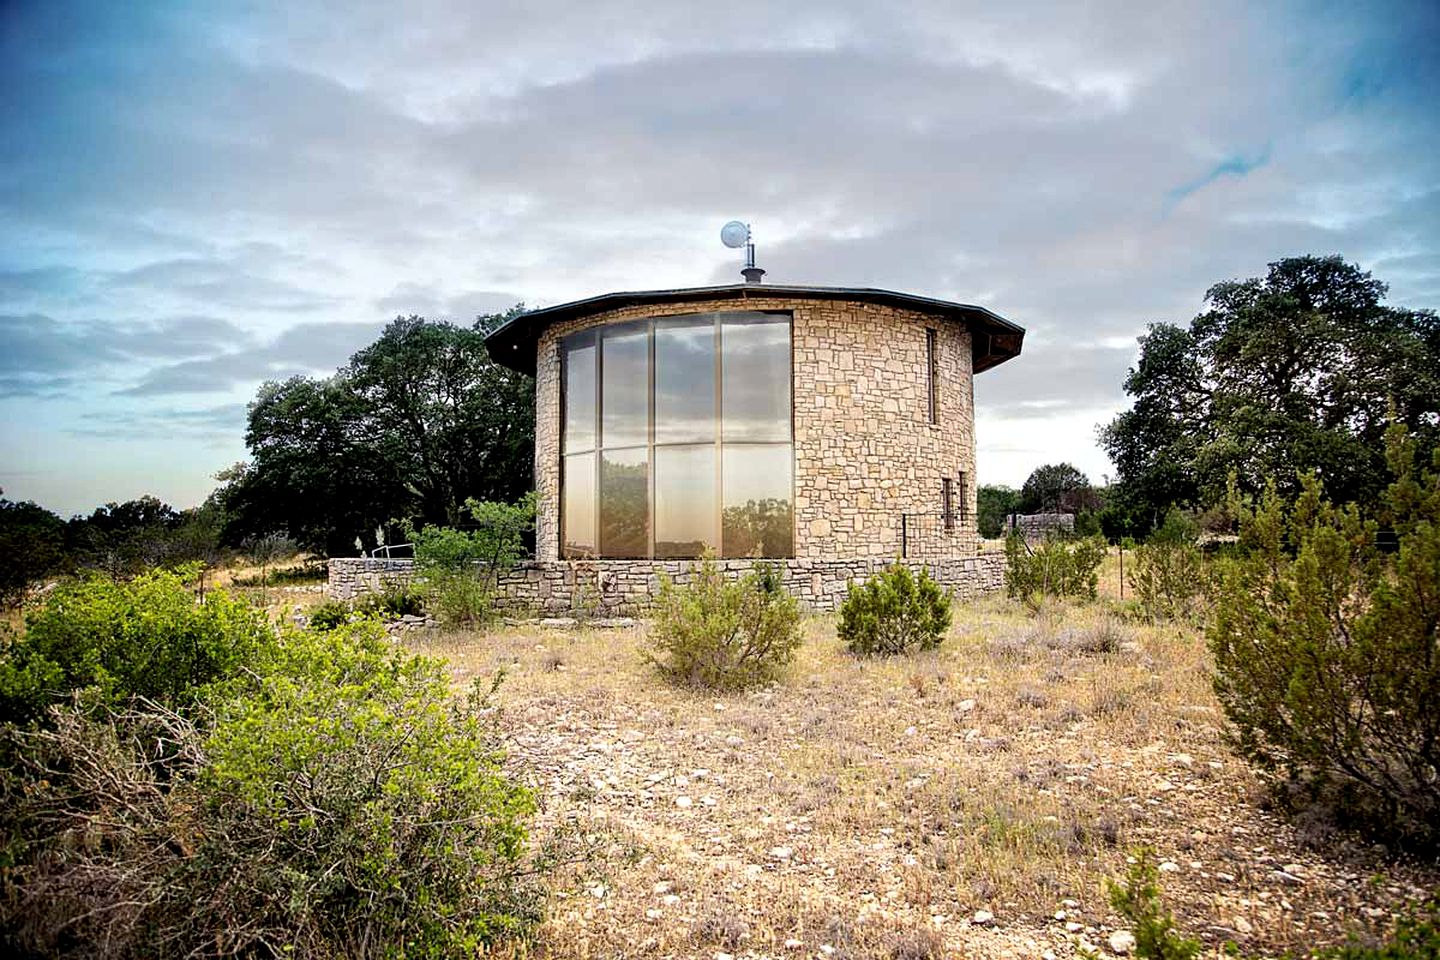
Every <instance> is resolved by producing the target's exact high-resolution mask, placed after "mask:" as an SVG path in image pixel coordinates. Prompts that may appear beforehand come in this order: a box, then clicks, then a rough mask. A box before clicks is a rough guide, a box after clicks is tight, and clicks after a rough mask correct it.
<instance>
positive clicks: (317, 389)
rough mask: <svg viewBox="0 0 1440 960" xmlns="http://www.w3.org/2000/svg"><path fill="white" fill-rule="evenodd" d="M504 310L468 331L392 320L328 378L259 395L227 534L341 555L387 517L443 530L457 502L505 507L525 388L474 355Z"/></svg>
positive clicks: (527, 410)
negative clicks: (286, 538) (280, 539)
mask: <svg viewBox="0 0 1440 960" xmlns="http://www.w3.org/2000/svg"><path fill="white" fill-rule="evenodd" d="M518 310H519V308H518V307H517V308H516V311H518ZM516 311H511V312H510V313H509V314H505V315H501V316H497V317H480V318H478V319H477V320H476V322H475V324H474V325H473V326H471V327H460V326H456V325H454V324H450V323H445V322H436V321H428V320H425V319H423V318H421V317H414V316H412V317H408V318H396V319H395V321H394V322H392V323H391V324H390V325H389V326H388V327H386V328H385V331H384V332H383V333H382V334H381V336H380V338H379V339H378V340H377V341H376V342H375V343H373V344H371V345H370V346H368V347H366V348H365V349H363V350H361V351H359V352H358V353H356V354H355V355H354V356H353V357H351V358H350V362H349V363H348V364H346V366H345V367H343V368H342V369H340V370H339V371H337V372H336V374H335V375H334V376H332V377H329V378H326V379H323V380H312V379H308V378H304V377H295V378H292V379H290V380H287V381H285V382H283V383H273V382H271V383H266V384H265V385H263V386H262V387H261V388H260V392H259V394H258V395H257V397H256V399H255V402H254V403H252V404H251V406H250V416H249V427H248V430H247V432H246V438H245V439H246V444H247V445H248V446H249V448H250V453H251V461H250V463H249V464H248V465H246V466H244V467H239V468H232V471H231V472H230V475H229V477H228V480H227V482H226V487H225V489H224V492H223V495H222V498H221V499H222V500H223V502H224V504H225V506H226V509H227V513H228V514H229V516H230V519H229V521H228V524H227V537H228V538H229V539H230V540H232V541H238V540H239V539H241V538H243V537H247V536H256V535H262V534H267V533H271V532H275V531H284V532H286V533H288V534H289V535H290V536H291V537H293V538H294V539H295V540H296V541H297V542H299V543H300V544H301V545H303V546H306V547H311V548H315V549H323V550H325V551H327V552H329V553H331V554H335V553H344V552H350V551H353V550H354V541H355V538H356V537H357V536H360V537H362V538H364V539H366V540H367V541H368V540H369V539H370V538H371V532H372V531H374V530H375V529H376V528H377V527H380V526H382V525H383V524H385V523H388V522H389V521H390V520H392V519H394V518H397V517H400V518H409V519H413V520H415V521H417V522H418V524H419V525H424V524H434V525H452V526H453V525H454V524H455V523H456V522H457V521H459V520H460V519H461V517H462V515H463V508H464V503H465V501H466V500H467V499H471V498H473V499H477V500H489V501H505V502H509V501H514V500H518V499H519V498H520V497H521V496H522V495H523V494H524V493H525V492H526V491H527V490H528V489H529V487H530V482H531V472H532V460H533V453H534V443H535V440H534V419H535V418H534V386H533V381H532V380H531V379H530V378H529V377H526V376H523V375H521V374H518V373H515V372H514V371H512V370H509V369H507V368H504V367H501V366H500V365H499V364H496V363H495V362H493V361H492V360H491V359H490V357H489V355H488V353H487V352H486V349H485V331H486V330H488V329H491V328H493V326H494V325H495V324H496V323H498V322H500V321H502V320H504V319H505V318H506V317H508V316H511V315H513V314H514V313H515V312H516Z"/></svg>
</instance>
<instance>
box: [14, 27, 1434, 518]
mask: <svg viewBox="0 0 1440 960" xmlns="http://www.w3.org/2000/svg"><path fill="white" fill-rule="evenodd" d="M1437 51H1440V5H1436V4H1434V3H1433V0H1418V2H1414V3H1395V4H1366V3H1363V2H1360V3H1356V2H1353V0H1352V2H1344V3H1323V4H1253V3H1229V2H1226V0H1219V2H1207V3H1203V4H1197V3H1191V2H1185V3H1168V2H1164V0H1159V2H1156V0H1143V2H1142V0H1129V2H1122V3H1055V4H1051V5H1038V4H1026V3H1003V4H1001V3H984V4H973V5H970V4H965V3H960V2H954V0H936V2H917V3H905V2H885V3H878V2H872V3H852V2H847V0H817V2H811V0H790V2H787V3H752V2H749V0H729V2H724V3H715V2H709V3H704V4H691V3H685V2H678V0H653V2H650V0H622V2H574V0H571V2H554V0H527V2H524V3H503V4H502V3H492V2H486V0H419V2H415V0H412V2H408V3H401V4H397V3H394V2H390V0H386V2H377V3H365V2H344V3H341V2H335V3H326V2H311V0H291V2H287V3H283V4H265V5H259V4H226V3H216V4H203V3H190V4H182V3H178V2H176V3H144V2H140V0H134V2H127V3H113V2H108V0H107V2H98V3H93V4H77V3H65V2H62V0H48V2H44V3H35V4H31V5H26V4H24V3H20V4H16V3H14V2H8V3H0V93H3V96H0V224H3V227H4V230H3V234H0V237H3V239H0V487H3V488H4V491H5V495H6V496H7V497H10V498H12V499H34V500H37V501H39V502H40V503H42V504H44V505H46V506H48V507H51V508H52V509H55V510H58V511H60V512H62V513H67V514H68V513H71V512H76V511H81V510H88V509H89V508H90V507H92V506H94V505H95V504H96V503H98V502H103V501H106V500H115V499H125V498H129V497H133V496H137V495H139V494H141V493H146V492H151V493H155V494H157V495H159V496H161V497H162V498H164V499H166V500H168V501H170V502H172V503H175V504H177V505H181V506H186V505H191V504H193V503H195V502H197V501H198V500H200V499H202V498H203V497H204V496H205V494H206V493H207V492H208V491H209V489H210V488H211V487H212V486H213V481H212V480H211V475H212V474H213V473H214V472H215V471H216V470H218V469H221V468H223V467H225V466H227V465H228V464H230V463H232V462H234V461H236V460H239V459H242V458H243V457H244V456H245V449H244V443H243V439H242V437H243V432H244V419H245V404H246V402H247V401H248V400H249V399H250V398H251V397H252V396H253V395H254V391H255V387H256V386H257V384H258V383H260V382H261V381H263V380H265V379H268V378H276V377H284V376H288V375H290V374H292V373H297V372H299V373H321V372H328V371H331V370H333V369H334V368H335V367H336V366H337V365H338V364H340V363H342V362H343V361H344V360H345V359H346V358H347V357H348V356H349V354H350V353H352V352H353V351H354V350H355V349H357V348H358V347H360V346H362V345H364V344H365V343H367V342H369V341H370V339H371V338H373V337H374V336H375V334H376V333H377V332H378V330H379V329H380V328H381V326H382V325H383V324H384V322H385V321H386V320H387V319H388V318H390V317H393V316H394V315H396V314H397V313H404V314H409V313H420V314H424V315H426V316H431V317H442V316H443V317H451V318H457V319H466V318H469V317H471V316H473V315H474V314H476V313H481V312H492V311H496V310H499V309H503V308H505V307H507V306H509V305H511V304H513V303H515V302H517V301H524V302H525V303H527V304H530V305H532V306H533V305H545V304H552V303H558V302H561V301H565V300H569V299H572V298H576V297H582V296H586V295H590V294H595V293H600V292H604V291H609V290H616V289H636V288H647V287H668V286H688V285H697V284H707V283H715V282H729V281H731V280H736V279H738V276H737V273H736V271H737V268H738V266H739V264H738V261H737V258H736V257H734V255H733V252H732V251H728V250H726V249H725V248H723V247H721V246H720V244H719V241H718V237H717V234H718V229H719V227H720V225H721V224H722V223H723V222H724V221H726V220H728V219H731V218H737V217H738V218H741V219H745V220H748V221H750V222H751V223H752V224H753V225H754V228H755V232H756V235H757V239H758V242H759V249H760V259H761V265H762V266H764V267H766V268H768V270H769V271H770V273H769V278H770V279H771V280H774V281H777V282H794V283H818V284H843V285H857V286H859V285H869V286H879V287H888V288H893V289H897V290H905V291H911V292H915V293H921V294H926V295H931V296H936V297H942V298H947V299H956V300H961V301H966V302H971V303H980V304H984V305H986V306H988V307H990V308H991V309H993V310H995V311H997V312H998V313H1000V314H1002V315H1004V316H1006V317H1009V318H1011V319H1013V320H1015V321H1016V322H1018V323H1020V324H1022V325H1023V326H1025V327H1026V328H1027V329H1028V330H1029V334H1028V336H1027V338H1026V343H1025V352H1024V355H1023V356H1022V357H1021V358H1019V359H1018V360H1016V361H1013V362H1011V363H1009V364H1006V365H1005V366H1003V367H1001V368H999V369H996V370H994V371H991V372H988V373H986V374H984V375H982V376H981V377H979V378H978V379H977V382H976V401H977V405H978V408H979V410H978V417H979V420H978V427H977V432H978V436H979V447H980V464H979V472H980V481H981V482H989V483H1010V484H1018V483H1020V482H1021V481H1023V480H1024V478H1025V476H1026V475H1027V474H1028V472H1029V470H1030V469H1031V468H1032V467H1034V466H1036V465H1038V464H1041V463H1045V462H1054V461H1057V460H1062V459H1064V460H1070V461H1072V462H1074V463H1075V464H1077V465H1078V466H1080V467H1081V468H1082V469H1083V470H1085V471H1087V472H1088V473H1089V474H1090V475H1091V477H1092V478H1093V479H1096V480H1099V479H1100V478H1101V476H1102V475H1104V474H1106V473H1107V472H1109V471H1110V469H1111V468H1110V466H1109V464H1108V463H1107V461H1106V459H1105V457H1104V454H1103V453H1102V452H1101V451H1100V450H1099V449H1098V448H1097V446H1096V444H1095V426H1096V425H1097V424H1098V423H1101V422H1104V421H1106V420H1108V419H1109V417H1110V416H1111V415H1112V414H1113V413H1114V412H1115V411H1116V410H1117V409H1120V408H1122V407H1123V406H1124V396H1123V393H1122V391H1121V389H1120V381H1121V379H1122V378H1123V376H1124V374H1125V371H1126V369H1127V367H1128V366H1129V365H1130V363H1131V362H1132V361H1133V360H1134V357H1135V337H1136V335H1137V334H1138V333H1139V332H1141V331H1142V330H1143V329H1144V325H1145V324H1146V323H1147V322H1150V321H1155V320H1172V321H1185V320H1188V319H1189V318H1190V317H1191V316H1193V315H1194V314H1195V313H1196V312H1198V310H1199V309H1200V307H1201V301H1202V297H1203V294H1204V291H1205V289H1206V287H1208V286H1209V285H1210V284H1211V283H1213V282H1215V281H1217V280H1222V279H1226V278H1230V277H1241V276H1254V275H1257V274H1261V273H1263V272H1264V270H1265V265H1266V263H1267V262H1269V261H1271V260H1274V259H1277V258H1279V257H1283V256H1287V255H1290V254H1299V253H1340V254H1343V255H1344V256H1345V257H1347V258H1348V259H1351V260H1354V261H1357V262H1359V263H1360V264H1362V265H1363V266H1364V267H1366V268H1367V269H1370V270H1373V271H1374V272H1375V274H1376V275H1377V276H1379V277H1380V278H1382V279H1384V280H1386V281H1388V282H1389V284H1390V288H1391V296H1390V299H1391V301H1392V302H1394V303H1399V304H1404V305H1406V306H1412V307H1431V308H1434V307H1440V149H1437V148H1440V108H1437V104H1440V53H1437Z"/></svg>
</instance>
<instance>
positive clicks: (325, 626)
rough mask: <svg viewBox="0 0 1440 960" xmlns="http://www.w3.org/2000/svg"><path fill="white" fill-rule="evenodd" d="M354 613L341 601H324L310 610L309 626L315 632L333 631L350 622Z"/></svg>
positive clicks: (348, 605)
mask: <svg viewBox="0 0 1440 960" xmlns="http://www.w3.org/2000/svg"><path fill="white" fill-rule="evenodd" d="M353 613H354V611H352V610H351V609H350V604H348V603H346V602H345V601H343V600H326V601H325V602H324V603H322V604H320V605H319V606H318V607H312V608H311V610H310V616H309V620H308V622H309V624H310V626H311V627H312V628H313V629H315V630H334V629H335V628H336V627H340V626H343V625H345V624H347V623H349V622H350V617H351V616H352V615H353Z"/></svg>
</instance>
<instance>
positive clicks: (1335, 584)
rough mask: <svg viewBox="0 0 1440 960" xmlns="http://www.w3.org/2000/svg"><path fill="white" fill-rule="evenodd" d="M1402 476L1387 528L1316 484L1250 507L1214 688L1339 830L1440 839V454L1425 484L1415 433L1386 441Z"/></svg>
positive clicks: (1249, 754) (1246, 747) (1219, 620)
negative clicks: (1391, 551) (1293, 496)
mask: <svg viewBox="0 0 1440 960" xmlns="http://www.w3.org/2000/svg"><path fill="white" fill-rule="evenodd" d="M1387 454H1388V459H1389V463H1390V466H1391V470H1392V471H1393V473H1394V475H1395V478H1396V479H1395V482H1394V483H1393V484H1392V485H1391V487H1390V488H1389V491H1388V492H1387V495H1386V497H1385V503H1384V515H1385V518H1386V520H1387V521H1388V522H1389V524H1390V525H1391V526H1392V528H1393V529H1394V530H1395V532H1396V534H1397V535H1398V538H1399V552H1398V554H1395V555H1386V554H1382V553H1381V552H1379V551H1378V550H1377V548H1376V546H1375V541H1376V529H1377V525H1376V523H1375V522H1373V521H1366V520H1364V519H1363V518H1362V516H1361V514H1360V512H1359V510H1358V509H1356V508H1355V507H1354V506H1353V505H1352V506H1351V507H1348V508H1345V509H1340V508H1337V507H1335V506H1332V505H1331V504H1329V503H1328V502H1326V501H1325V500H1324V498H1323V497H1322V495H1321V491H1320V487H1319V483H1318V482H1317V481H1315V480H1314V479H1313V478H1311V479H1307V480H1306V481H1305V483H1304V489H1303V492H1302V493H1301V495H1300V497H1299V498H1298V499H1297V501H1296V502H1295V503H1294V504H1293V505H1287V504H1285V503H1282V502H1281V500H1280V498H1279V497H1278V496H1276V494H1275V492H1274V488H1273V486H1272V487H1271V488H1270V490H1269V491H1268V492H1267V494H1266V495H1265V497H1264V498H1263V499H1262V501H1261V503H1260V504H1259V506H1258V508H1256V509H1254V510H1251V509H1248V508H1246V507H1245V506H1244V505H1241V504H1238V503H1237V505H1236V511H1237V513H1238V515H1239V518H1240V527H1241V542H1242V545H1244V546H1246V547H1248V548H1249V549H1250V551H1251V553H1250V555H1249V556H1248V557H1244V558H1241V559H1237V560H1233V561H1231V562H1230V563H1229V564H1228V565H1227V567H1226V570H1225V573H1224V575H1223V578H1222V580H1221V587H1220V591H1221V596H1220V598H1219V602H1217V604H1216V605H1215V614H1214V617H1213V620H1212V622H1211V624H1210V626H1209V629H1208V631H1207V638H1208V641H1209V644H1210V649H1211V651H1212V653H1213V654H1214V657H1215V670H1216V673H1215V691H1216V693H1217V695H1218V696H1219V699H1220V702H1221V704H1222V706H1223V707H1224V710H1225V714H1226V716H1227V717H1228V718H1229V720H1230V723H1231V724H1232V727H1233V730H1232V733H1233V741H1234V745H1235V746H1236V748H1237V749H1238V751H1239V752H1240V753H1241V755H1243V756H1244V757H1246V758H1247V759H1249V760H1250V761H1251V762H1252V763H1254V764H1256V765H1257V766H1259V767H1261V768H1262V769H1264V770H1267V771H1274V772H1278V773H1280V774H1281V775H1282V776H1283V777H1284V778H1285V780H1286V781H1287V782H1286V784H1285V787H1286V789H1285V790H1283V791H1282V792H1281V798H1282V799H1283V800H1285V801H1286V802H1288V803H1290V804H1292V805H1298V806H1304V807H1308V808H1310V809H1311V810H1312V811H1324V810H1329V811H1331V812H1333V814H1334V817H1335V819H1336V820H1337V821H1338V822H1339V823H1340V824H1341V825H1349V826H1353V827H1358V828H1361V829H1364V830H1367V831H1370V832H1372V833H1375V834H1377V835H1380V836H1386V837H1391V838H1393V839H1397V840H1401V841H1408V842H1412V843H1415V844H1418V845H1433V844H1435V843H1437V842H1440V775H1437V772H1440V735H1437V727H1436V717H1437V712H1436V707H1435V705H1436V704H1437V703H1440V601H1437V598H1440V456H1437V464H1436V466H1437V469H1436V470H1435V471H1433V472H1427V473H1424V474H1423V475H1419V474H1417V472H1416V470H1415V466H1414V462H1413V461H1414V445H1413V443H1412V442H1411V441H1410V440H1409V439H1408V438H1407V437H1406V435H1405V432H1404V430H1403V428H1399V427H1394V428H1392V430H1391V431H1390V433H1389V434H1387Z"/></svg>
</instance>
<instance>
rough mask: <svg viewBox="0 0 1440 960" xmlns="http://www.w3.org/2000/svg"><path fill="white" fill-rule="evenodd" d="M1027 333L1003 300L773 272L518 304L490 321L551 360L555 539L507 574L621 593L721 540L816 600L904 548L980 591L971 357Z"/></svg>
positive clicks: (549, 527)
mask: <svg viewBox="0 0 1440 960" xmlns="http://www.w3.org/2000/svg"><path fill="white" fill-rule="evenodd" d="M1024 334H1025V331H1024V330H1023V329H1022V328H1021V327H1019V326H1016V325H1015V324H1013V323H1011V322H1010V321H1008V320H1006V319H1004V318H1003V317H1000V316H998V315H996V314H994V313H992V312H991V311H989V310H986V309H985V308H983V307H977V306H970V305H967V304H959V303H950V302H946V301H943V300H933V299H930V298H927V297H919V296H913V295H910V294H904V293H895V292H892V291H888V290H876V289H868V288H856V289H846V288H836V287H811V286H784V285H775V284H760V283H757V282H747V283H742V284H735V285H729V286H714V287H695V288H690V289H681V290H649V291H643V292H633V293H610V294H605V295H603V296H598V297H591V298H589V299H586V300H578V301H575V302H573V303H565V304H560V305H558V306H553V307H546V308H544V309H539V310H533V311H530V312H529V313H525V314H522V315H520V316H517V317H515V318H514V319H512V320H511V321H510V322H508V323H506V324H505V325H504V326H502V327H500V328H499V329H497V330H496V331H495V332H494V333H492V334H491V335H490V337H489V338H488V340H487V341H486V345H487V347H488V348H489V351H490V354H491V356H492V357H493V358H494V359H495V360H496V361H497V362H499V363H501V364H504V365H505V366H507V367H511V368H513V369H515V370H519V371H522V372H524V373H529V374H533V375H534V376H535V417H536V421H535V485H536V489H537V491H538V494H539V497H538V503H539V507H538V511H539V512H538V517H537V521H536V551H535V552H536V557H535V561H534V562H533V563H531V564H527V565H526V566H525V567H523V568H522V569H521V570H519V571H516V573H515V574H514V575H513V576H512V577H509V578H507V579H508V582H507V584H506V590H507V591H508V592H510V593H511V594H512V596H513V597H514V599H516V600H519V601H522V602H528V603H532V604H534V605H536V606H539V607H542V608H547V609H550V610H563V609H567V608H569V607H570V606H571V605H572V604H577V605H578V604H579V603H581V599H580V596H581V595H582V594H583V595H585V596H587V597H591V598H592V600H593V601H594V602H596V603H598V604H599V605H601V606H604V607H605V608H607V609H612V610H614V609H623V608H626V607H631V606H633V605H635V604H637V603H638V602H642V601H643V599H644V598H645V597H646V596H648V595H649V594H650V593H651V592H652V591H653V589H654V588H655V586H656V585H657V583H658V574H659V573H661V572H667V573H670V574H672V575H677V574H678V575H681V576H683V574H684V572H685V571H686V570H687V569H689V567H690V566H691V563H690V562H689V561H692V560H693V559H694V558H696V557H699V556H701V555H703V554H704V553H706V552H707V551H709V552H713V553H714V554H715V555H716V556H717V557H720V558H723V559H724V561H725V565H726V566H729V567H734V568H740V567H745V566H748V565H749V564H750V563H752V562H753V558H759V557H764V558H773V559H775V560H777V561H779V562H780V564H781V567H782V569H783V571H784V575H785V580H786V586H787V588H789V589H790V590H791V591H792V592H793V593H795V594H796V595H797V596H799V597H800V599H801V600H802V601H805V602H808V603H809V604H811V605H814V606H822V607H833V606H835V605H836V604H838V602H839V600H840V598H841V597H842V596H843V594H844V591H845V587H846V584H847V582H848V581H849V580H851V579H853V578H857V577H864V576H867V575H868V574H869V573H871V572H872V571H874V570H877V569H879V568H881V567H883V566H885V565H886V564H888V563H890V562H892V561H894V560H895V559H896V558H903V559H905V560H907V561H911V562H914V563H916V564H924V565H925V566H926V567H927V568H928V569H929V570H930V572H931V574H932V575H933V576H935V577H936V578H937V579H939V580H940V581H941V582H942V583H944V584H945V585H947V586H949V587H951V588H953V589H956V590H957V592H959V593H961V594H964V595H969V594H974V593H978V592H982V591H984V590H988V589H993V588H994V587H996V586H998V585H999V582H1000V578H1001V574H1002V566H1001V564H1002V563H1003V560H1002V558H1000V557H999V556H997V555H991V554H978V553H977V542H978V537H977V530H976V520H975V479H974V478H975V430H974V400H973V378H974V376H975V374H977V373H980V372H981V371H984V370H987V369H989V368H990V367H993V366H995V365H996V364H999V363H1003V362H1004V361H1006V360H1009V359H1010V358H1011V357H1014V356H1017V355H1018V354H1019V353H1020V347H1021V341H1022V339H1023V337H1024ZM592 590H593V593H591V591H592Z"/></svg>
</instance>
